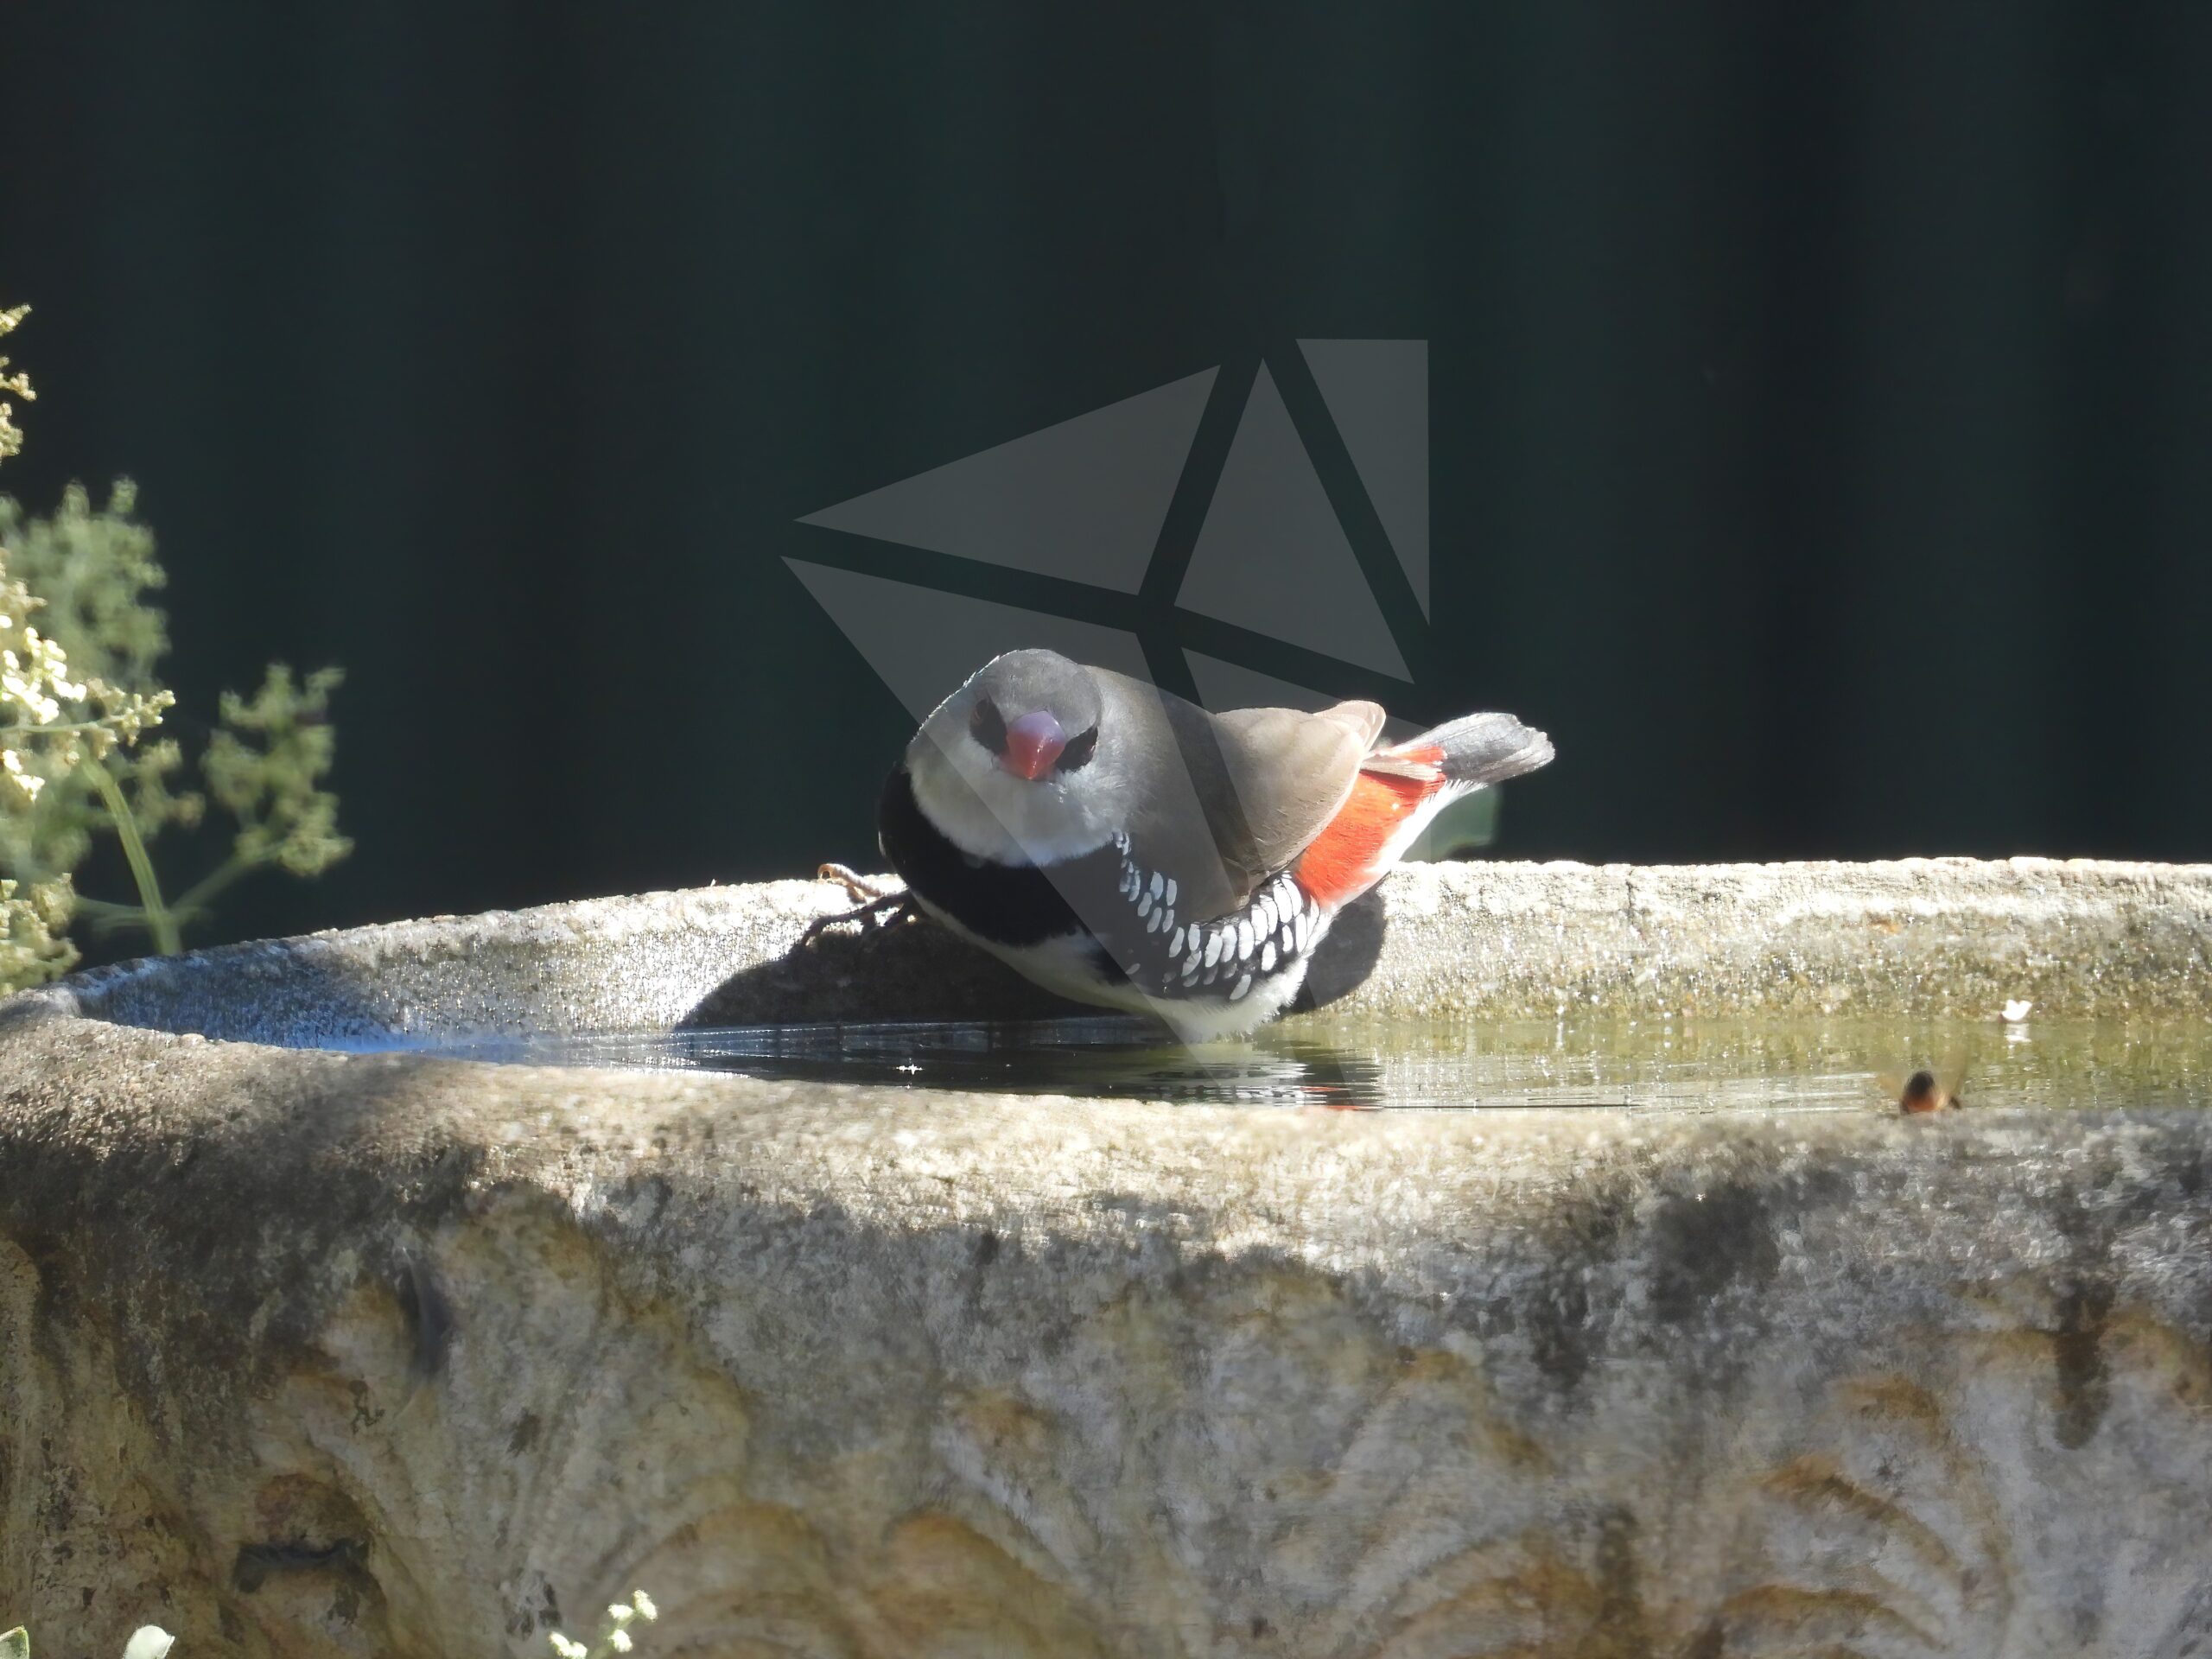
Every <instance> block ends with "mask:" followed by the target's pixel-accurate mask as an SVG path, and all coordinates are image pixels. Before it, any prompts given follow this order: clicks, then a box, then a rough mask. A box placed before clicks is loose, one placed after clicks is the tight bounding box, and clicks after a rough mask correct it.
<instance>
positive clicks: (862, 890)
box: [814, 864, 884, 906]
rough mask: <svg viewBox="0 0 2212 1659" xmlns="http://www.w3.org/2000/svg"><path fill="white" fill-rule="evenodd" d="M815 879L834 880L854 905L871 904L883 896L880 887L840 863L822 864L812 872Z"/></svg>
mask: <svg viewBox="0 0 2212 1659" xmlns="http://www.w3.org/2000/svg"><path fill="white" fill-rule="evenodd" d="M814 879H815V880H817V881H835V882H836V884H837V885H838V886H839V887H842V888H843V889H844V890H845V893H846V895H847V896H848V897H849V898H850V899H852V901H853V902H854V903H855V904H856V905H862V906H866V905H872V904H874V902H875V901H876V900H877V899H880V898H882V897H883V896H884V891H883V889H882V888H881V887H878V886H876V885H875V883H874V882H873V881H871V880H868V878H867V877H866V876H864V875H861V874H859V873H858V872H857V871H855V870H853V869H850V868H847V867H846V866H845V865H842V864H824V865H823V866H822V867H821V868H819V869H817V870H816V871H815V873H814Z"/></svg>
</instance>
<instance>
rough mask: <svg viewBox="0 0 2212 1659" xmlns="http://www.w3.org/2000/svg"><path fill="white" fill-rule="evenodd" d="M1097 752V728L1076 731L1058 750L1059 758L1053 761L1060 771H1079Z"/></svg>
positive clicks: (1088, 763)
mask: <svg viewBox="0 0 2212 1659" xmlns="http://www.w3.org/2000/svg"><path fill="white" fill-rule="evenodd" d="M1096 753H1098V728H1096V726H1093V727H1092V728H1090V730H1089V731H1087V732H1077V734H1075V735H1074V736H1073V737H1071V738H1070V739H1068V742H1067V747H1065V748H1064V749H1062V750H1061V751H1060V758H1059V759H1058V760H1056V761H1055V762H1053V766H1054V769H1055V770H1057V771H1060V772H1081V771H1082V770H1083V769H1084V767H1085V766H1089V765H1090V757H1091V756H1092V755H1094V754H1096Z"/></svg>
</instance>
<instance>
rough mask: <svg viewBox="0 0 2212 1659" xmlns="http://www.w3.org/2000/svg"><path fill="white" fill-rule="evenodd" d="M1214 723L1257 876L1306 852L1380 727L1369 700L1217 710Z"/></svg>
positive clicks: (1347, 787) (1380, 718) (1345, 793)
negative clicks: (1307, 707) (1313, 707)
mask: <svg viewBox="0 0 2212 1659" xmlns="http://www.w3.org/2000/svg"><path fill="white" fill-rule="evenodd" d="M1214 724H1215V725H1216V726H1217V728H1219V729H1220V731H1221V733H1222V736H1223V741H1222V753H1223V758H1224V760H1226V761H1227V762H1228V770H1229V779H1230V785H1231V787H1232V789H1233V790H1234V791H1235V794H1236V801H1235V803H1234V806H1235V808H1236V810H1237V811H1238V812H1241V814H1242V817H1243V827H1244V828H1245V829H1247V830H1248V831H1249V834H1250V836H1251V839H1252V844H1253V851H1254V853H1255V855H1256V857H1257V860H1258V872H1257V876H1255V879H1259V878H1263V877H1265V876H1266V875H1268V874H1272V873H1273V872H1274V871H1276V870H1279V869H1281V868H1283V867H1284V866H1285V865H1286V864H1288V863H1289V862H1290V861H1291V860H1293V859H1294V858H1296V857H1297V856H1298V855H1299V854H1300V853H1301V852H1303V851H1305V850H1306V843H1307V842H1310V841H1312V840H1313V837H1314V836H1318V835H1319V834H1320V833H1321V831H1322V829H1324V828H1325V826H1326V825H1327V823H1328V822H1329V820H1330V819H1331V818H1332V817H1335V816H1336V815H1337V809H1338V807H1341V806H1342V805H1343V804H1344V798H1345V797H1347V796H1348V795H1350V794H1351V786H1352V784H1353V782H1354V780H1355V779H1357V777H1358V776H1359V767H1360V763H1361V762H1362V761H1363V760H1365V759H1366V758H1367V755H1368V753H1369V751H1370V750H1371V749H1372V748H1373V747H1375V740H1376V737H1377V736H1378V735H1379V734H1381V732H1382V730H1383V709H1382V707H1381V705H1380V704H1377V703H1372V702H1340V703H1338V704H1337V705H1336V707H1334V708H1333V709H1322V710H1321V711H1320V712H1319V714H1313V715H1308V714H1301V713H1300V711H1299V710H1297V709H1232V710H1231V711H1230V712H1229V713H1227V714H1224V715H1216V716H1215V717H1214ZM1230 822H1231V823H1234V822H1235V819H1234V818H1233V817H1232V818H1231V820H1230Z"/></svg>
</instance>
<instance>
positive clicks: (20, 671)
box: [0, 309, 352, 1659]
mask: <svg viewBox="0 0 2212 1659" xmlns="http://www.w3.org/2000/svg"><path fill="white" fill-rule="evenodd" d="M22 315H23V312H22V310H21V309H17V310H15V311H10V312H0V324H4V325H5V326H4V327H0V334H6V333H7V332H8V331H9V330H10V329H12V328H13V327H15V325H16V322H18V321H21V320H22ZM5 362H6V359H0V368H3V367H4V366H5ZM0 391H12V392H15V393H17V394H19V395H22V396H24V397H29V395H30V388H29V385H28V383H27V382H26V381H25V380H24V378H23V377H22V376H21V375H20V374H18V375H16V376H15V377H13V378H5V377H0ZM10 413H11V410H10V407H9V405H7V404H4V403H0V425H4V427H5V433H6V436H5V438H4V441H0V442H4V448H0V453H4V454H12V453H14V452H15V450H16V449H17V448H20V447H21V435H20V433H19V432H18V431H17V430H16V428H15V427H14V425H13V424H12V423H11V422H10V421H9V420H8V416H9V415H10ZM136 505H137V495H136V492H135V491H134V490H133V488H132V487H131V486H130V484H129V483H128V482H123V483H118V485H116V486H115V487H114V489H113V490H112V491H111V493H110V495H109V499H108V501H107V503H106V505H105V506H102V507H99V508H95V507H94V506H93V505H92V501H91V499H90V498H89V497H88V496H87V495H86V493H85V491H84V490H83V489H82V488H81V487H80V486H76V485H72V486H70V487H69V489H68V490H67V492H66V493H65V494H64V495H63V498H62V502H61V507H60V512H56V513H55V514H54V517H52V518H27V517H26V516H25V515H24V513H23V512H22V509H21V508H20V507H19V506H17V505H16V503H15V502H14V501H12V500H10V499H8V498H6V497H4V496H0V990H4V989H7V988H12V987H16V986H21V985H27V984H34V983H36V982H39V981H40V980H42V979H47V978H51V977H52V976H54V975H56V974H59V973H62V972H66V971H67V969H68V968H69V967H70V966H71V965H72V964H73V963H74V962H75V961H76V959H77V953H76V951H75V949H74V947H73V946H72V945H71V944H69V942H68V940H67V938H65V937H64V932H65V930H66V929H67V927H68V926H69V925H70V924H71V922H72V921H73V918H77V917H79V916H81V917H83V918H86V919H87V920H89V921H90V922H91V924H92V926H93V927H94V928H96V929H99V930H102V931H112V930H115V929H137V930H142V931H144V932H145V933H147V934H148V935H149V937H150V938H151V940H152V943H153V946H154V949H155V950H158V951H161V952H162V953H164V954H168V953H171V952H174V951H176V950H181V949H182V946H183V931H184V929H185V927H186V926H187V925H190V924H192V923H194V922H196V921H200V920H201V919H204V918H205V917H206V915H207V907H208V906H209V904H210V903H211V902H212V901H213V899H215V898H216V897H217V896H218V895H219V893H222V892H223V891H224V890H225V889H226V888H227V887H229V886H230V885H231V884H232V882H234V881H236V880H238V878H239V877H240V876H243V875H245V874H248V873H250V872H251V871H253V870H257V869H260V868H268V867H272V866H273V867H277V868H283V869H284V870H287V871H289V872H290V873H291V874H295V875H302V876H308V875H315V874H320V873H321V871H323V870H325V869H327V868H329V867H330V866H331V865H332V864H334V863H335V862H337V861H338V860H340V859H341V858H343V857H345V856H346V853H347V852H349V851H350V850H351V849H352V842H349V841H347V840H346V838H345V837H344V836H341V835H340V834H339V833H338V828H337V815H338V799H337V797H336V796H334V795H333V794H331V793H330V792H329V791H327V790H325V789H324V788H322V787H321V782H322V779H323V778H324V777H325V775H326V774H327V772H328V771H329V769H330V765H331V760H332V758H333V751H334V737H333V734H332V731H331V728H330V724H329V700H330V694H331V692H332V691H333V690H335V689H336V687H337V685H338V683H339V681H340V672H339V671H338V670H336V669H334V668H326V669H321V670H319V671H316V672H315V673H312V674H309V675H308V676H307V677H305V678H304V679H299V680H296V679H295V678H294V677H293V675H292V671H290V670H289V668H287V667H285V666H284V664H281V663H276V664H270V666H269V668H268V669H267V671H265V672H264V676H263V679H262V683H261V685H260V688H259V690H257V691H256V692H255V693H254V694H253V695H252V696H250V697H241V696H236V695H234V694H232V693H229V692H226V693H225V694H224V695H223V696H222V698H221V700H220V705H219V721H218V723H217V725H216V726H215V728H214V729H213V734H212V735H211V736H210V738H209V740H208V741H207V745H206V747H205V749H204V751H203V752H202V753H201V754H200V760H199V771H200V775H201V781H202V782H203V783H204V785H205V788H206V793H205V794H204V795H203V794H202V793H200V791H197V790H193V789H182V788H179V787H177V786H176V780H177V779H178V776H179V774H180V773H181V772H183V770H184V769H185V765H186V758H185V753H184V750H183V747H182V746H181V744H179V743H178V742H177V741H175V740H173V739H169V738H166V737H164V738H162V739H159V740H156V741H144V740H146V737H147V734H148V733H149V732H150V731H151V730H152V729H153V728H156V727H158V726H159V725H161V723H162V716H163V715H164V714H165V713H166V712H167V711H168V709H170V708H171V707H172V706H173V705H174V704H175V701H176V699H175V695H174V694H173V693H172V692H171V691H170V690H168V687H166V686H164V685H163V684H162V683H161V679H160V675H159V662H160V659H161V658H162V656H163V655H164V654H165V653H166V652H168V626H167V619H166V618H165V617H164V616H163V615H162V613H161V612H160V611H159V610H158V609H156V608H155V607H154V606H153V605H152V604H150V603H149V600H148V595H149V594H152V593H154V592H156V591H157V590H159V589H160V588H162V586H163V585H164V584H165V583H166V582H167V577H166V575H165V574H164V573H163V571H162V567H161V565H160V563H158V562H157V561H156V559H155V557H154V538H153V534H152V532H151V531H149V530H148V529H147V528H146V526H145V525H144V524H142V523H140V522H139V521H138V520H137V518H136V517H135V510H136ZM210 798H212V799H213V803H214V804H215V806H216V807H217V808H218V809H219V810H221V811H222V812H224V813H225V814H226V815H227V816H228V817H230V818H232V820H234V821H235V823H236V829H235V830H234V832H233V833H232V836H231V838H230V846H229V850H228V853H227V855H226V856H225V857H223V858H222V859H221V860H220V861H219V862H218V863H217V864H216V865H215V867H214V868H213V869H211V870H209V871H208V872H207V874H205V875H204V876H202V877H201V878H200V880H198V881H196V882H194V884H192V885H191V886H190V887H188V888H186V889H185V890H184V891H183V892H182V893H179V894H177V895H176V896H175V897H174V898H172V897H170V896H169V895H168V893H165V892H164V891H163V888H162V883H161V880H160V879H159V876H158V874H156V869H155V867H154V861H153V856H152V852H151V846H152V843H153V842H154V841H155V839H156V837H157V836H159V835H160V833H161V832H162V829H165V828H167V827H169V826H172V825H174V826H178V827H190V826H192V825H194V824H197V823H199V822H200V819H201V817H202V816H203V815H204V814H205V812H206V810H207V803H208V800H209V799H210ZM110 833H111V834H113V835H114V836H116V838H117V839H118V842H120V844H121V847H122V850H123V855H124V861H125V862H126V864H127V865H128V866H129V868H130V876H131V881H132V885H133V886H134V887H136V889H137V903H135V904H123V903H117V902H114V901H111V900H104V899H92V898H86V897H83V896H80V895H79V894H78V893H77V892H76V889H75V883H74V874H75V872H76V871H77V869H78V868H79V866H80V865H82V864H83V862H84V861H85V860H86V858H87V857H88V856H89V855H90V854H91V852H92V844H93V841H94V838H95V837H96V836H99V835H102V834H110ZM0 1659H4V1656H0Z"/></svg>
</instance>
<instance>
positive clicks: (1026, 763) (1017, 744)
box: [999, 709, 1068, 783]
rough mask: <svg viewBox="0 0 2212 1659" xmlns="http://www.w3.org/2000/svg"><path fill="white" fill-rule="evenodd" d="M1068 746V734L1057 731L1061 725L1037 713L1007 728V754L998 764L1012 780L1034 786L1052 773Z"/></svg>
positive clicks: (1008, 725) (1040, 712)
mask: <svg viewBox="0 0 2212 1659" xmlns="http://www.w3.org/2000/svg"><path fill="white" fill-rule="evenodd" d="M1067 746H1068V734H1066V733H1065V732H1064V731H1062V730H1061V729H1060V722H1059V721H1057V720H1054V719H1053V718H1052V716H1051V715H1048V714H1046V712H1045V711H1044V710H1043V709H1039V710H1038V711H1037V712H1036V713H1035V714H1033V715H1023V716H1022V717H1021V718H1020V720H1017V721H1010V722H1009V723H1008V724H1007V728H1006V753H1004V754H1003V755H1001V757H1000V760H999V764H1000V765H1001V766H1004V767H1005V768H1006V769H1007V771H1008V772H1012V773H1013V774H1014V776H1015V777H1017V778H1027V779H1029V781H1030V782H1032V783H1034V782H1036V781H1037V779H1039V778H1042V777H1043V776H1044V775H1045V774H1046V772H1050V771H1051V770H1052V763H1053V762H1054V761H1055V760H1058V759H1059V758H1060V751H1061V750H1062V749H1065V747H1067Z"/></svg>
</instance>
